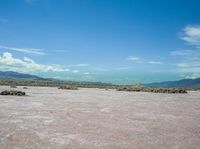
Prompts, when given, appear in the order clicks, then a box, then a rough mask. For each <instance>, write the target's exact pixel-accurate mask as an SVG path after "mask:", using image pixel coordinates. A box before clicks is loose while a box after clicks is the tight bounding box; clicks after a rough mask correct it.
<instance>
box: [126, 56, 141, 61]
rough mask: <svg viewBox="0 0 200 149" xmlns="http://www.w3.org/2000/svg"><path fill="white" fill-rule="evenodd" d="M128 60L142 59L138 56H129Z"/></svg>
mask: <svg viewBox="0 0 200 149" xmlns="http://www.w3.org/2000/svg"><path fill="white" fill-rule="evenodd" d="M127 60H129V61H139V60H141V58H140V57H137V56H129V57H128V58H127Z"/></svg>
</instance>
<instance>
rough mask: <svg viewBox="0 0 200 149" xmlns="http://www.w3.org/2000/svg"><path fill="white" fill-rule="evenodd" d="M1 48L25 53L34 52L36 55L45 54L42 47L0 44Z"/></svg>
mask: <svg viewBox="0 0 200 149" xmlns="http://www.w3.org/2000/svg"><path fill="white" fill-rule="evenodd" d="M0 48H1V49H6V50H11V51H17V52H23V53H27V54H36V55H45V53H44V52H43V50H42V49H33V48H13V47H7V46H2V45H0Z"/></svg>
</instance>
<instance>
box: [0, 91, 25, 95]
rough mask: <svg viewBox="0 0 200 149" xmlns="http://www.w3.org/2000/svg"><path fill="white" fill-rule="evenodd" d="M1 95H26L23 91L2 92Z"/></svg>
mask: <svg viewBox="0 0 200 149" xmlns="http://www.w3.org/2000/svg"><path fill="white" fill-rule="evenodd" d="M0 95H13V96H25V95H26V93H25V92H22V91H2V92H1V93H0Z"/></svg>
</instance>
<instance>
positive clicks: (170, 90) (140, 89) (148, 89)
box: [117, 86, 187, 94]
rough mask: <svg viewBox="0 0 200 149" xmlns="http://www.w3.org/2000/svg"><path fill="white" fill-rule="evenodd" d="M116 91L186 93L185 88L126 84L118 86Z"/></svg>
mask: <svg viewBox="0 0 200 149" xmlns="http://www.w3.org/2000/svg"><path fill="white" fill-rule="evenodd" d="M117 91H134V92H153V93H170V94H175V93H181V94H183V93H187V91H186V90H185V89H179V88H153V87H143V86H128V87H118V88H117Z"/></svg>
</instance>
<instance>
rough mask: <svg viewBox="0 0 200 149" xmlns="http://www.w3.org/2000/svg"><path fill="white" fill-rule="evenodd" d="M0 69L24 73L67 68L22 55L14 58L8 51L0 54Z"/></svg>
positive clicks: (60, 70) (61, 70)
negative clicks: (39, 61) (40, 62)
mask: <svg viewBox="0 0 200 149" xmlns="http://www.w3.org/2000/svg"><path fill="white" fill-rule="evenodd" d="M0 69H1V70H11V71H18V72H26V73H38V72H64V71H66V70H67V69H66V68H63V67H61V66H58V65H44V64H38V63H36V62H35V61H34V60H32V59H30V58H27V57H24V58H23V59H18V58H14V57H13V55H12V54H11V53H9V52H4V53H3V55H2V56H1V55H0Z"/></svg>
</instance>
